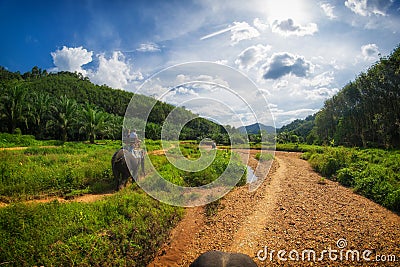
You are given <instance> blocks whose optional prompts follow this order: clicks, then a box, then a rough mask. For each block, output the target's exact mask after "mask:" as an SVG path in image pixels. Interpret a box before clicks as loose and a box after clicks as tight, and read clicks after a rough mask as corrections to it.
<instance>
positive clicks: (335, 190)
mask: <svg viewBox="0 0 400 267" xmlns="http://www.w3.org/2000/svg"><path fill="white" fill-rule="evenodd" d="M299 155H300V154H298V153H288V152H277V153H276V155H275V156H276V157H275V162H274V164H273V166H272V169H271V171H270V173H269V174H268V176H267V179H266V180H265V182H264V184H263V185H262V186H261V187H260V188H259V189H258V190H257V191H255V192H253V193H250V192H249V191H248V189H247V187H241V188H236V189H234V190H233V191H232V192H230V193H229V194H228V195H227V196H225V197H224V199H223V200H221V206H220V209H219V211H218V213H217V215H216V216H213V217H211V218H206V217H205V216H204V209H202V208H191V209H187V213H186V216H185V218H184V219H183V220H182V221H181V222H180V223H179V224H178V226H177V227H176V228H175V229H174V230H173V231H172V233H171V237H170V240H169V241H168V242H167V243H166V244H165V245H164V247H163V248H162V249H161V250H160V251H159V253H158V256H157V257H156V258H155V260H154V261H153V262H152V263H151V264H150V265H149V266H188V265H189V264H190V262H192V261H193V260H194V259H195V258H196V257H197V256H198V255H200V254H201V253H203V252H205V251H208V250H222V251H230V252H241V253H245V254H248V255H250V256H251V257H252V258H253V259H254V261H255V262H256V263H257V264H258V265H259V266H273V265H280V266H281V265H288V266H310V265H311V266H355V265H356V266H358V265H360V266H371V265H372V266H382V265H385V266H386V265H388V266H398V265H397V264H400V217H399V216H398V215H397V214H394V213H393V212H390V211H388V210H387V209H385V208H383V207H381V206H379V205H378V204H375V203H374V202H372V201H370V200H368V199H366V198H364V197H362V196H359V195H357V194H355V193H353V191H352V190H351V189H349V188H345V187H342V186H340V185H338V183H335V182H332V181H329V180H326V181H325V180H321V176H320V175H318V174H317V173H315V172H314V171H313V170H312V169H311V167H310V166H309V164H308V162H306V161H304V160H302V159H300V158H299ZM252 164H256V163H255V159H253V158H252V159H251V162H250V165H252ZM258 175H261V174H258ZM314 253H315V254H314ZM257 254H258V256H257ZM314 256H315V260H314ZM394 257H396V260H397V262H390V261H392V260H394ZM320 259H322V260H321V261H320ZM357 259H359V260H357ZM368 259H370V261H368Z"/></svg>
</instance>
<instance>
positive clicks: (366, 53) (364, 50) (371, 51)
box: [361, 44, 379, 61]
mask: <svg viewBox="0 0 400 267" xmlns="http://www.w3.org/2000/svg"><path fill="white" fill-rule="evenodd" d="M361 54H362V56H363V58H364V60H366V61H371V60H375V59H377V58H378V54H379V49H378V46H377V45H376V44H366V45H363V46H361Z"/></svg>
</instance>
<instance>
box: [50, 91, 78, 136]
mask: <svg viewBox="0 0 400 267" xmlns="http://www.w3.org/2000/svg"><path fill="white" fill-rule="evenodd" d="M50 110H51V113H52V114H51V117H52V120H50V121H49V123H48V125H47V126H49V125H50V126H55V127H56V128H58V129H59V130H60V131H61V140H62V141H64V142H65V141H67V138H68V129H70V127H72V125H74V124H75V122H76V121H77V111H78V104H77V103H76V101H75V100H73V99H69V98H68V97H67V96H65V95H64V96H61V98H60V99H59V100H58V101H55V103H54V104H53V105H52V106H51V108H50Z"/></svg>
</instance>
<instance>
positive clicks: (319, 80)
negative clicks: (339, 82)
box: [302, 71, 334, 87]
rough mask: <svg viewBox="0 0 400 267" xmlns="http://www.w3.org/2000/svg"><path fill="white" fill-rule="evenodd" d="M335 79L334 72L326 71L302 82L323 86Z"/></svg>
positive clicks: (313, 85) (307, 84) (308, 84)
mask: <svg viewBox="0 0 400 267" xmlns="http://www.w3.org/2000/svg"><path fill="white" fill-rule="evenodd" d="M333 80H334V77H333V72H331V71H326V72H323V73H321V74H318V75H316V76H315V77H313V78H311V79H305V80H304V81H303V82H302V84H303V85H305V86H311V87H323V86H328V85H330V84H331V83H332V82H333Z"/></svg>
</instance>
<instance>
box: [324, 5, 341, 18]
mask: <svg viewBox="0 0 400 267" xmlns="http://www.w3.org/2000/svg"><path fill="white" fill-rule="evenodd" d="M320 6H321V8H322V10H323V11H324V12H325V15H326V16H327V17H328V18H330V19H335V18H337V16H336V15H335V14H334V12H333V9H334V8H335V7H334V6H333V5H331V4H329V3H321V5H320Z"/></svg>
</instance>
